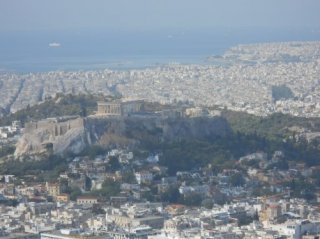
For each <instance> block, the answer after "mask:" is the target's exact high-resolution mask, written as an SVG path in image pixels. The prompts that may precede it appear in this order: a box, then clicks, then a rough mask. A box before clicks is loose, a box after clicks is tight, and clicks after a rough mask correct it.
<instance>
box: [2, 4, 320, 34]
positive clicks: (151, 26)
mask: <svg viewBox="0 0 320 239" xmlns="http://www.w3.org/2000/svg"><path fill="white" fill-rule="evenodd" d="M319 13H320V0H0V32H1V31H36V30H49V31H50V30H70V29H98V30H99V29H105V30H108V29H119V30H160V29H168V28H179V29H207V28H216V27H223V28H224V27H270V28H275V27H277V28H281V27H292V28H315V29H319V28H320V14H319Z"/></svg>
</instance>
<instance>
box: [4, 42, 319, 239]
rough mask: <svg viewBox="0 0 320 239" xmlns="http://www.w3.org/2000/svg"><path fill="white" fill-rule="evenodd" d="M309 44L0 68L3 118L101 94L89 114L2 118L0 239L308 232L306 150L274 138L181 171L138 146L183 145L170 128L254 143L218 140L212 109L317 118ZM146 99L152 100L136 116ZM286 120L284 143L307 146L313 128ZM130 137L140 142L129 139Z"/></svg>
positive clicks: (310, 180) (313, 179) (314, 233)
mask: <svg viewBox="0 0 320 239" xmlns="http://www.w3.org/2000/svg"><path fill="white" fill-rule="evenodd" d="M319 49H320V44H319V43H318V42H303V43H302V42H301V43H298V42H290V43H268V44H257V45H240V46H237V47H234V48H231V49H230V50H229V51H227V52H226V53H225V54H224V55H223V56H222V57H218V56H213V57H210V58H208V64H207V65H179V64H173V65H167V66H161V67H157V68H150V69H142V70H128V71H112V70H103V71H86V72H83V71H79V72H48V73H30V74H17V73H1V104H2V106H1V107H2V114H3V115H4V116H5V115H7V116H8V115H10V113H11V114H13V115H14V113H19V110H20V109H24V108H26V107H29V108H30V107H37V105H39V106H40V105H41V103H43V102H46V101H48V100H52V99H53V100H54V101H55V102H56V103H58V102H60V101H63V99H62V98H61V97H62V95H63V94H73V95H77V94H85V95H94V94H96V95H98V98H99V97H100V98H101V97H102V96H103V97H106V96H108V97H109V98H108V100H107V101H105V102H98V103H97V109H96V111H95V112H93V113H92V114H91V115H88V116H82V117H80V116H64V117H57V118H48V119H42V120H40V121H32V122H29V123H28V122H21V121H19V120H14V121H12V122H11V125H6V126H2V127H1V128H0V130H1V135H0V136H1V155H2V159H1V160H2V161H1V163H2V165H1V171H2V174H3V175H1V177H0V180H1V182H0V202H1V207H0V212H1V215H0V238H42V239H49V238H50V239H53V238H60V239H63V238H106V239H107V238H116V239H124V238H149V239H157V238H159V239H160V238H201V239H202V238H207V239H209V238H215V239H218V238H226V239H238V238H239V239H240V238H252V239H253V238H279V239H280V238H294V239H296V238H297V239H298V238H304V239H310V238H319V234H320V211H319V202H320V191H319V186H320V178H319V176H318V175H319V171H320V166H319V164H318V163H317V160H318V158H316V163H314V162H313V161H312V162H311V161H308V160H309V158H310V157H311V158H312V159H313V158H314V157H317V156H316V155H312V153H311V154H310V155H309V151H307V150H310V149H309V148H308V147H307V146H306V147H307V148H306V151H305V152H306V153H305V154H301V157H302V158H299V159H294V158H292V157H293V155H288V154H289V153H292V152H293V151H290V150H287V151H286V150H284V149H283V148H282V146H281V144H280V143H279V144H278V145H276V146H275V147H273V146H272V147H270V148H268V149H270V150H267V148H265V151H264V149H263V148H259V146H258V147H257V148H256V147H252V148H250V147H249V150H247V151H243V152H245V153H244V154H242V155H241V157H238V158H234V157H233V156H230V155H229V156H226V155H228V154H224V155H223V156H222V158H219V157H218V158H215V159H214V160H212V161H211V162H210V161H209V162H207V161H204V159H202V158H197V157H196V158H197V160H198V161H199V162H202V161H204V162H205V163H201V164H197V163H195V164H194V165H183V166H182V165H180V166H179V163H174V162H170V161H169V162H168V160H170V157H169V156H170V152H171V153H172V152H175V151H170V150H169V153H168V148H165V147H163V148H162V150H154V148H153V150H151V148H152V147H151V146H149V147H151V148H150V149H149V150H148V149H147V148H143V147H142V146H141V145H144V144H145V143H143V140H146V141H148V143H149V144H151V142H153V141H154V138H156V140H158V139H159V138H161V137H163V139H166V141H167V142H165V143H169V142H170V140H172V137H171V138H170V137H168V136H165V133H164V132H166V131H171V130H176V131H177V132H176V135H175V137H176V141H174V140H173V145H174V144H178V143H181V142H182V143H181V145H183V142H184V141H183V140H182V141H181V139H179V140H178V138H179V137H180V136H179V134H181V135H182V137H186V138H188V137H189V140H193V138H192V137H194V138H195V139H196V140H204V139H205V138H203V137H204V136H202V135H200V136H199V134H196V133H194V131H199V130H200V129H201V128H200V126H201V125H202V126H203V127H208V128H209V127H211V128H212V130H213V131H216V132H217V133H216V134H217V135H216V136H215V138H213V139H211V138H210V140H213V141H208V142H210V144H214V142H215V141H214V140H217V139H220V140H221V137H222V138H223V137H226V142H228V140H233V139H234V137H235V138H237V137H238V138H239V137H240V139H241V137H243V140H252V139H253V140H255V142H260V141H261V139H259V138H257V136H254V135H253V136H252V137H255V138H250V137H251V136H250V135H243V136H241V134H239V132H238V134H235V135H234V134H233V133H231V132H230V130H229V129H228V127H229V126H228V125H227V123H224V121H223V119H220V117H221V115H223V111H225V110H229V111H241V112H247V113H250V114H253V115H256V116H257V117H262V116H263V117H266V116H268V115H270V114H273V113H275V112H280V113H284V114H286V113H287V114H290V115H291V116H300V117H306V118H308V117H317V116H318V115H319V110H320V105H319V96H320V95H319V92H320V90H319V87H320V81H319V73H320V72H319V71H320V67H319V64H320V58H319V57H320V51H319ZM218 63H219V65H218ZM275 87H279V88H277V89H278V90H279V89H280V93H279V92H276V91H277V90H275ZM57 94H59V97H60V98H55V97H57V96H56V95H57ZM69 97H70V96H69ZM133 99H138V100H133ZM146 101H148V102H149V104H151V105H152V104H156V103H157V104H159V103H160V105H163V106H162V108H161V107H160V108H159V106H157V107H158V108H157V110H155V111H150V110H149V111H148V112H146V111H145V110H146V106H144V107H143V104H145V102H146ZM169 105H173V106H171V107H169ZM149 107H150V106H149ZM30 109H31V108H30ZM32 109H33V108H32ZM35 109H37V108H35ZM36 111H37V110H36ZM38 111H39V109H38ZM130 120H132V122H135V123H132V122H131V121H130ZM203 120H206V121H203ZM90 122H91V123H90ZM92 122H94V123H92ZM137 122H138V123H137ZM186 122H189V123H188V124H187V123H186ZM102 124H105V125H107V126H106V128H107V129H103V130H106V131H105V132H102V133H101V132H99V130H97V129H96V128H99V127H101V125H102ZM136 124H138V125H139V127H138V131H133V133H132V132H130V127H131V128H133V129H135V130H136V127H137V125H136ZM153 124H155V125H156V126H153ZM173 124H175V126H172V125H173ZM198 124H199V125H200V126H199V125H198ZM98 125H100V126H98ZM124 125H125V126H124ZM181 125H182V126H181ZM186 125H189V126H186ZM298 126H299V125H297V126H296V128H295V129H294V131H295V133H294V134H292V135H289V137H287V138H283V140H285V142H289V143H288V144H292V145H298V146H299V145H300V143H301V145H302V146H301V147H304V145H305V144H303V143H304V142H308V143H310V144H312V145H313V146H314V148H311V149H312V150H313V149H314V150H317V147H318V146H317V145H318V138H319V132H317V131H310V130H306V129H304V128H303V127H302V126H301V125H300V126H299V127H300V128H299V127H298ZM143 127H145V128H143ZM154 127H155V128H154ZM170 127H172V128H170ZM177 127H181V128H179V129H177ZM186 127H187V128H188V127H190V129H189V131H188V129H187V130H186V129H184V128H186ZM191 127H195V128H193V129H191ZM103 130H102V129H101V131H103ZM183 130H185V131H183ZM291 130H292V129H291ZM144 131H148V134H150V135H149V136H148V135H145V134H144ZM206 131H207V132H209V129H207V130H206ZM137 132H140V133H142V136H141V137H142V138H140V142H139V144H140V145H139V144H137V140H136V141H135V142H134V143H132V139H135V137H136V136H137V135H136V134H138V133H137ZM159 132H161V134H163V135H162V136H161V134H160V133H159ZM100 133H101V135H99V134H100ZM298 133H299V134H298ZM167 134H169V133H168V132H167ZM128 135H131V137H132V138H126V137H128ZM159 135H160V136H159ZM302 136H303V137H304V138H303V139H304V140H301V137H302ZM307 136H308V137H307ZM153 137H154V138H153ZM197 137H198V138H197ZM211 137H212V135H211ZM228 137H229V138H228ZM246 137H248V138H246ZM142 139H143V140H142ZM173 139H174V138H173ZM305 139H306V141H305ZM93 140H95V141H93ZM205 140H208V139H205ZM288 140H289V141H288ZM102 142H107V143H104V144H103V143H102ZM123 142H125V143H123ZM155 142H158V143H159V145H164V142H163V140H162V141H161V139H160V141H155ZM190 142H195V143H196V141H190ZM198 142H199V141H198ZM203 142H205V141H203ZM206 142H207V141H206ZM223 142H224V141H223ZM248 142H250V141H248ZM261 142H264V143H263V144H266V142H265V141H261ZM270 142H271V141H270ZM105 144H107V145H108V146H107V147H105V148H102V147H101V146H102V145H104V146H105ZM210 144H208V147H209V145H210ZM87 146H89V148H88V147H87ZM298 146H297V147H298ZM10 147H11V148H10ZM153 147H154V146H153ZM169 147H172V146H169ZM159 148H161V147H160V146H159ZM5 149H7V151H5ZM69 149H72V150H69ZM257 149H258V150H257ZM68 150H69V151H68ZM194 150H197V149H196V148H195V149H194ZM182 151H188V149H187V148H182ZM310 152H318V151H310ZM200 153H201V152H200V151H199V152H195V155H197V154H199V155H200ZM168 155H169V156H168ZM177 155H178V156H179V154H177ZM201 155H202V154H201ZM174 157H176V156H175V154H173V159H174V160H177V162H183V160H190V159H188V157H191V156H190V155H188V154H185V155H184V154H181V155H180V156H179V157H186V158H185V159H184V158H174ZM308 157H309V158H308ZM307 159H308V160H307ZM166 160H167V161H166ZM181 160H182V161H181ZM219 160H220V161H219ZM221 160H222V161H221ZM304 160H305V161H304ZM310 162H311V163H310ZM177 164H178V165H177ZM186 164H187V163H186ZM174 167H175V168H174ZM180 168H184V169H185V170H179V169H180Z"/></svg>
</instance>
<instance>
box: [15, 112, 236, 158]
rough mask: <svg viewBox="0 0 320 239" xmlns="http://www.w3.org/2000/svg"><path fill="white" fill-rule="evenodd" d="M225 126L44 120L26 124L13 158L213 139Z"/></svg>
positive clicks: (134, 119)
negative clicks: (147, 143) (151, 143)
mask: <svg viewBox="0 0 320 239" xmlns="http://www.w3.org/2000/svg"><path fill="white" fill-rule="evenodd" d="M230 132H231V131H230V128H229V125H228V123H227V122H226V121H225V120H224V119H223V118H220V117H214V118H181V117H178V118H162V117H160V116H131V117H95V116H90V117H87V118H62V119H61V118H60V119H46V120H43V121H39V122H33V123H29V124H27V125H26V129H25V133H24V135H23V136H22V137H21V139H20V140H19V142H18V143H17V147H16V152H15V156H17V157H20V156H23V155H36V154H41V153H53V154H64V153H68V152H69V153H76V154H77V153H79V152H81V151H82V150H83V149H84V148H86V147H87V146H88V145H91V144H99V145H101V146H104V147H114V146H134V145H136V144H140V143H146V142H155V143H157V142H163V141H175V140H181V139H214V138H215V137H217V136H225V135H227V134H229V133H230Z"/></svg>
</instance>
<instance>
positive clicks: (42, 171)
mask: <svg viewBox="0 0 320 239" xmlns="http://www.w3.org/2000/svg"><path fill="white" fill-rule="evenodd" d="M67 168H68V164H67V161H66V160H65V159H63V158H61V157H58V156H54V155H52V156H49V157H48V158H46V159H42V160H38V161H36V160H24V161H18V160H10V161H6V162H4V163H2V164H1V167H0V174H2V175H3V174H13V175H15V176H17V177H19V178H23V177H24V176H26V175H35V176H36V180H37V181H52V180H55V179H56V178H57V177H58V176H59V174H60V173H61V172H64V171H66V170H67Z"/></svg>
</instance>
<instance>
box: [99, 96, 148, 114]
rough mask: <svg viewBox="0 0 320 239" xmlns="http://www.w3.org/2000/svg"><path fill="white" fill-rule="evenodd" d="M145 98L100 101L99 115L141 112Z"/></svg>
mask: <svg viewBox="0 0 320 239" xmlns="http://www.w3.org/2000/svg"><path fill="white" fill-rule="evenodd" d="M142 103H143V100H132V101H120V100H116V101H110V102H104V101H100V102H98V110H97V115H106V116H128V115H130V114H132V113H137V112H141V106H142Z"/></svg>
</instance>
